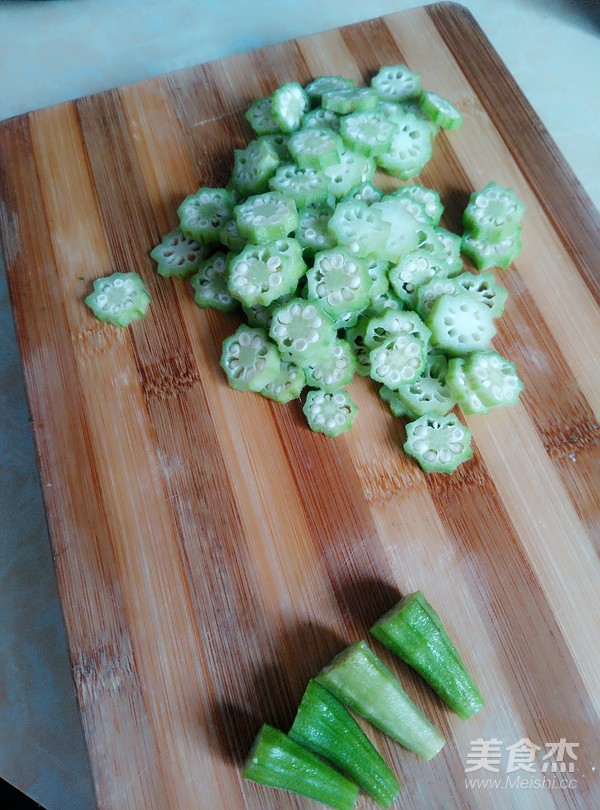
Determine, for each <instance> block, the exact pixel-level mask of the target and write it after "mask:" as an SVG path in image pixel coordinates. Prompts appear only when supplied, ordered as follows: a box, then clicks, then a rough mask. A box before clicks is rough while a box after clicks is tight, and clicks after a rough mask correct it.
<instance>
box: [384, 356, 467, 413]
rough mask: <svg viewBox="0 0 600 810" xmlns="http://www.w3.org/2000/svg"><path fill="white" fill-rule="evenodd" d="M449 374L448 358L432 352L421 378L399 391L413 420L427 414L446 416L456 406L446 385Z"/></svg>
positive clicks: (399, 396)
mask: <svg viewBox="0 0 600 810" xmlns="http://www.w3.org/2000/svg"><path fill="white" fill-rule="evenodd" d="M447 373H448V361H447V359H446V357H445V356H444V355H443V354H438V353H437V352H430V353H429V354H428V355H427V358H426V361H425V368H424V369H423V371H422V373H421V375H420V377H419V378H418V379H417V380H415V381H414V382H413V383H409V384H407V385H401V386H400V387H399V388H398V389H397V391H396V393H397V396H398V399H400V400H401V401H402V402H403V403H404V405H405V407H406V410H407V412H408V413H410V414H411V415H412V416H413V418H416V417H419V416H423V415H424V414H426V413H428V414H437V416H445V415H446V414H447V413H448V412H449V411H451V410H452V408H453V407H454V406H455V405H456V398H455V397H454V394H453V393H452V391H451V390H450V388H449V387H448V385H447V383H446V375H447Z"/></svg>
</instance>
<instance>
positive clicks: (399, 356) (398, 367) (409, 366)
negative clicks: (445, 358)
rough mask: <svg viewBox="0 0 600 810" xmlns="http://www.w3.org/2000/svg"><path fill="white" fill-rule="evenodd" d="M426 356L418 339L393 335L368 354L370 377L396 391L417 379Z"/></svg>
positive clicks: (406, 335) (405, 335)
mask: <svg viewBox="0 0 600 810" xmlns="http://www.w3.org/2000/svg"><path fill="white" fill-rule="evenodd" d="M426 356H427V349H426V346H425V344H424V343H423V341H422V340H421V339H420V338H418V337H414V336H413V335H408V334H401V335H395V336H394V337H390V338H388V339H387V340H386V341H384V342H383V343H381V344H380V345H378V346H377V347H376V348H374V349H371V351H370V352H369V362H370V365H371V371H370V374H371V377H372V378H373V379H374V380H376V381H377V382H380V383H383V384H384V385H387V387H388V388H391V389H392V391H396V390H398V388H399V387H400V386H401V385H406V384H407V383H411V382H414V381H415V380H417V379H418V378H419V376H420V375H421V373H422V371H423V369H424V368H425V361H426Z"/></svg>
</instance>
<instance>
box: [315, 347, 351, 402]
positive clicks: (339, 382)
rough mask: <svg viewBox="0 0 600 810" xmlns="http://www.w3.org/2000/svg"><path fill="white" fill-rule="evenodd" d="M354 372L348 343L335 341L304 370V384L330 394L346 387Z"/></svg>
mask: <svg viewBox="0 0 600 810" xmlns="http://www.w3.org/2000/svg"><path fill="white" fill-rule="evenodd" d="M355 370H356V358H355V357H354V353H353V351H352V348H351V346H350V344H349V343H348V341H346V340H341V339H339V338H338V339H337V340H336V341H335V342H334V343H333V344H332V345H331V346H330V347H329V348H328V350H327V352H326V353H324V354H323V355H322V356H321V357H319V358H317V359H315V360H314V361H313V362H312V363H309V364H308V365H307V366H306V368H305V371H306V384H307V385H310V386H312V387H315V388H320V389H321V391H326V392H327V393H329V394H331V393H333V392H334V391H337V390H338V389H340V388H343V387H344V386H345V385H348V384H349V383H350V382H351V380H352V377H353V376H354V372H355Z"/></svg>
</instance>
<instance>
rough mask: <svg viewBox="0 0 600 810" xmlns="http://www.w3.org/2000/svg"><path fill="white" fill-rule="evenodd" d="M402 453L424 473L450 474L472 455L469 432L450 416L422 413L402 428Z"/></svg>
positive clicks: (453, 416) (456, 419) (450, 414)
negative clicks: (404, 436) (410, 458)
mask: <svg viewBox="0 0 600 810" xmlns="http://www.w3.org/2000/svg"><path fill="white" fill-rule="evenodd" d="M404 452H405V453H406V454H407V455H409V456H412V458H414V459H415V461H416V462H417V463H418V464H419V466H420V467H421V468H422V469H423V470H424V471H425V472H441V473H446V474H448V475H450V474H451V473H453V472H454V471H455V470H456V468H457V467H458V466H459V465H460V464H462V463H463V461H468V460H469V459H470V458H472V456H473V453H472V450H471V431H470V430H469V428H467V427H465V426H464V425H462V424H461V423H460V422H459V421H458V418H457V417H456V416H455V415H454V414H453V413H449V414H447V415H446V416H438V415H437V414H429V413H426V414H423V416H421V417H419V418H418V419H416V420H415V421H414V422H409V423H408V424H407V425H406V443H405V444H404Z"/></svg>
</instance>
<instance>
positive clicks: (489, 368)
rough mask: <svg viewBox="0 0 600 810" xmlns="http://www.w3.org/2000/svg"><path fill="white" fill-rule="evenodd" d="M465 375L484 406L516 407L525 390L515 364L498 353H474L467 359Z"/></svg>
mask: <svg viewBox="0 0 600 810" xmlns="http://www.w3.org/2000/svg"><path fill="white" fill-rule="evenodd" d="M464 370H465V374H466V376H467V380H468V381H469V385H470V387H471V389H472V390H473V391H474V392H475V393H476V394H477V396H478V397H479V399H480V400H481V401H482V402H483V404H484V405H487V406H488V407H490V408H495V407H498V406H501V405H514V404H515V403H516V402H517V401H518V399H519V396H520V394H521V391H522V390H523V383H522V381H521V380H520V379H519V375H518V374H517V370H516V368H515V364H514V363H513V362H511V361H510V360H507V359H506V357H502V355H501V354H498V352H496V351H487V352H473V354H471V355H469V357H468V358H466V362H465V367H464Z"/></svg>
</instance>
